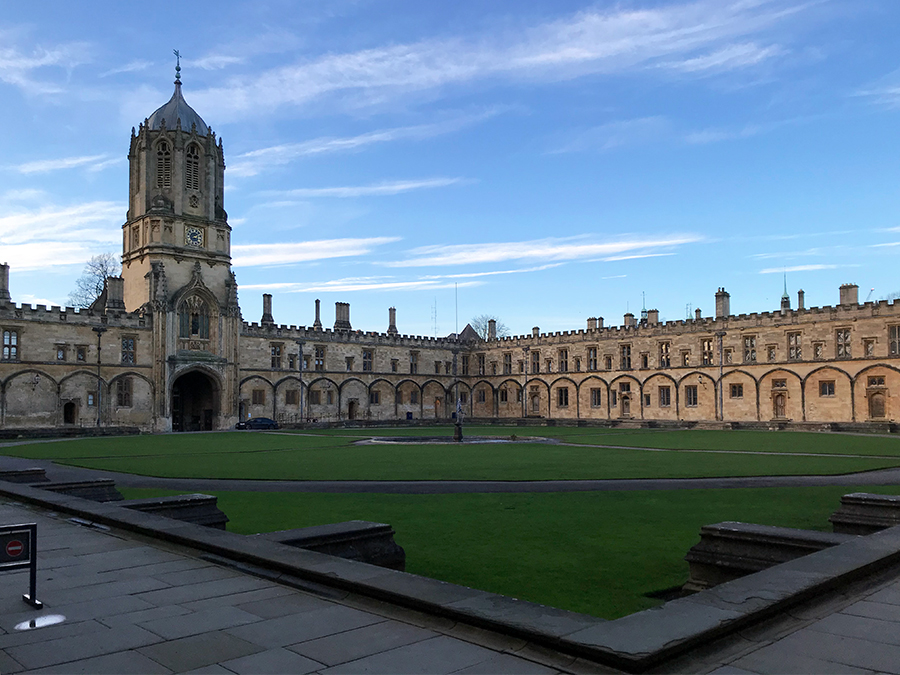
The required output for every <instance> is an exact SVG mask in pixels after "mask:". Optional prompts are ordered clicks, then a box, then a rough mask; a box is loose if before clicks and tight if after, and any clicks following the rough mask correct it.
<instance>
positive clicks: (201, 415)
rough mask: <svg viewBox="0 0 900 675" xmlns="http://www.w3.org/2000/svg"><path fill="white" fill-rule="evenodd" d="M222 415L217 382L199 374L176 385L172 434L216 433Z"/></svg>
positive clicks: (173, 386)
mask: <svg viewBox="0 0 900 675" xmlns="http://www.w3.org/2000/svg"><path fill="white" fill-rule="evenodd" d="M218 414H219V392H218V387H217V386H216V383H215V381H214V380H213V379H212V378H211V377H209V376H208V375H206V374H204V373H202V372H200V371H199V370H192V371H190V372H189V373H185V374H184V375H182V376H180V377H179V378H178V379H177V380H175V383H174V384H173V385H172V431H212V429H213V428H214V427H215V420H216V417H218Z"/></svg>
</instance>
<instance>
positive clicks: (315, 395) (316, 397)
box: [309, 389, 322, 405]
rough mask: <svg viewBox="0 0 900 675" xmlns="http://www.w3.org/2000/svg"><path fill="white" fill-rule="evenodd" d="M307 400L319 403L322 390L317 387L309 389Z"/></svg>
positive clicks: (314, 403)
mask: <svg viewBox="0 0 900 675" xmlns="http://www.w3.org/2000/svg"><path fill="white" fill-rule="evenodd" d="M309 402H310V404H311V405H320V404H321V403H322V392H320V391H319V390H318V389H311V390H310V392H309Z"/></svg>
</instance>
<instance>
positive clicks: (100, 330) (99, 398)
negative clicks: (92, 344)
mask: <svg viewBox="0 0 900 675" xmlns="http://www.w3.org/2000/svg"><path fill="white" fill-rule="evenodd" d="M106 330H107V329H106V327H105V326H94V328H93V331H94V332H95V333H96V334H97V426H98V427H99V426H100V414H101V412H102V411H103V408H102V405H101V404H102V401H103V384H102V380H101V379H100V336H101V335H103V334H104V333H105V332H106Z"/></svg>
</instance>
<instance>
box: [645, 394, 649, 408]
mask: <svg viewBox="0 0 900 675" xmlns="http://www.w3.org/2000/svg"><path fill="white" fill-rule="evenodd" d="M644 407H645V408H649V407H650V394H644Z"/></svg>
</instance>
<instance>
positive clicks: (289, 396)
mask: <svg viewBox="0 0 900 675" xmlns="http://www.w3.org/2000/svg"><path fill="white" fill-rule="evenodd" d="M284 402H285V404H287V405H297V403H299V402H300V390H299V389H288V390H287V391H286V392H284Z"/></svg>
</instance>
